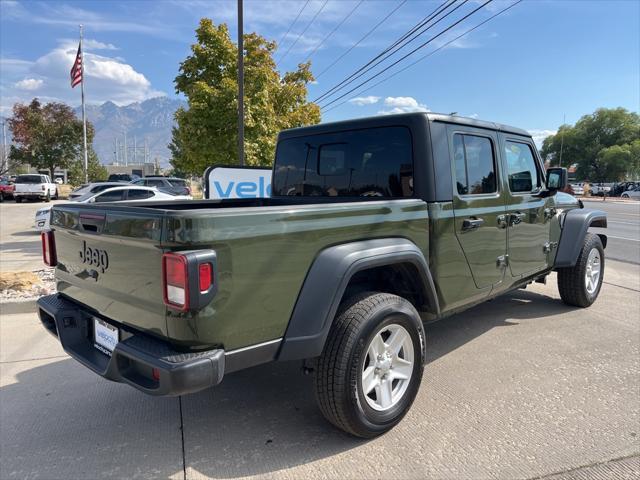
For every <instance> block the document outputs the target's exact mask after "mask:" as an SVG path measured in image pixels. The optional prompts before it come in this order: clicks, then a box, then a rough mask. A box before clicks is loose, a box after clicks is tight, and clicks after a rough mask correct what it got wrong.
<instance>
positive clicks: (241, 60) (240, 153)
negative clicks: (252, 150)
mask: <svg viewBox="0 0 640 480" xmlns="http://www.w3.org/2000/svg"><path fill="white" fill-rule="evenodd" d="M242 2H243V0H238V163H239V164H240V166H241V167H243V166H244V39H243V35H244V28H243V23H244V22H243V18H242V7H243V6H242Z"/></svg>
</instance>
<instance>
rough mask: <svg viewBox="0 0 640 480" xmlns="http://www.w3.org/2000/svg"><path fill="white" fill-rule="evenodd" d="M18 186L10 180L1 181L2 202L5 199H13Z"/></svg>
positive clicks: (0, 196) (0, 194) (0, 200)
mask: <svg viewBox="0 0 640 480" xmlns="http://www.w3.org/2000/svg"><path fill="white" fill-rule="evenodd" d="M15 189H16V186H15V185H14V184H13V182H11V181H10V180H8V179H2V180H0V202H3V201H4V200H5V198H13V192H14V190H15Z"/></svg>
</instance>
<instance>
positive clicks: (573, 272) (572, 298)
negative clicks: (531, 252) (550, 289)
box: [558, 233, 605, 308]
mask: <svg viewBox="0 0 640 480" xmlns="http://www.w3.org/2000/svg"><path fill="white" fill-rule="evenodd" d="M594 249H595V250H597V252H598V254H599V256H600V275H599V277H598V280H597V285H596V288H595V290H592V291H591V292H589V290H588V289H587V282H586V279H585V276H586V274H587V268H588V263H589V262H588V260H589V255H590V254H591V251H592V250H594ZM604 263H605V259H604V248H603V247H602V241H601V240H600V237H599V236H598V235H595V234H593V233H587V234H586V235H585V237H584V242H583V244H582V249H581V250H580V254H579V255H578V261H577V262H576V264H575V266H573V267H570V268H560V269H558V290H559V291H560V297H561V298H562V301H563V302H564V303H566V304H567V305H573V306H575V307H582V308H585V307H589V306H591V305H592V304H593V302H595V301H596V298H598V294H599V293H600V288H601V287H602V280H603V278H604Z"/></svg>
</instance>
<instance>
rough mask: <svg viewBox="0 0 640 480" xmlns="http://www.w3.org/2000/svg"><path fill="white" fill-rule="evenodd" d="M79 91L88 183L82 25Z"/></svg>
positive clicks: (85, 172) (87, 180) (87, 179)
mask: <svg viewBox="0 0 640 480" xmlns="http://www.w3.org/2000/svg"><path fill="white" fill-rule="evenodd" d="M80 68H81V69H82V70H81V74H82V77H80V91H81V97H82V137H83V145H84V181H85V183H89V155H88V152H87V115H86V112H85V109H84V50H83V49H82V25H80Z"/></svg>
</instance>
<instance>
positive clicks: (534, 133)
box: [529, 128, 558, 148]
mask: <svg viewBox="0 0 640 480" xmlns="http://www.w3.org/2000/svg"><path fill="white" fill-rule="evenodd" d="M529 133H530V134H531V137H532V138H533V141H534V142H535V144H536V146H537V147H538V148H542V142H544V139H545V138H547V137H548V136H550V135H555V134H556V133H558V131H557V130H540V129H535V128H532V129H530V130H529Z"/></svg>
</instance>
